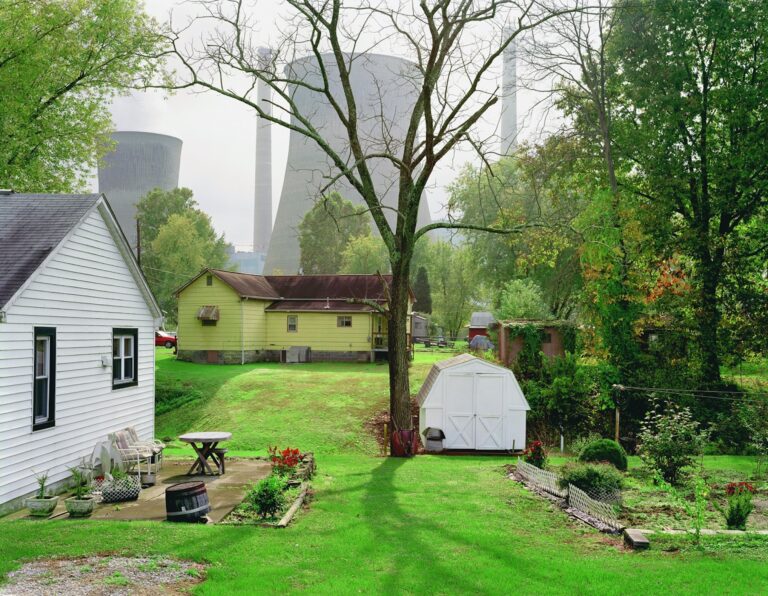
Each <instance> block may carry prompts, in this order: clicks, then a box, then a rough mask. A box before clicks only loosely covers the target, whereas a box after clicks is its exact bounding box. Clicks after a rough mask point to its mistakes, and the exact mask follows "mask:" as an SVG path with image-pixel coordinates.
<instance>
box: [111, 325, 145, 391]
mask: <svg viewBox="0 0 768 596" xmlns="http://www.w3.org/2000/svg"><path fill="white" fill-rule="evenodd" d="M138 344H139V330H138V329H113V330H112V389H119V388H120V387H130V386H133V385H136V384H137V383H138V382H139V380H138V375H137V374H136V366H137V361H138V359H139V358H138V356H139V346H138Z"/></svg>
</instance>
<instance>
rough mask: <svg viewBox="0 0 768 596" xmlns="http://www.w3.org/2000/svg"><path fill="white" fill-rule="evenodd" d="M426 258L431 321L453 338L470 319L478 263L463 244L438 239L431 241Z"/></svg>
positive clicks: (474, 297)
mask: <svg viewBox="0 0 768 596" xmlns="http://www.w3.org/2000/svg"><path fill="white" fill-rule="evenodd" d="M428 259H429V265H428V267H427V270H428V271H429V276H430V280H431V281H430V288H431V290H432V320H433V322H434V323H436V324H437V325H438V326H440V327H442V328H443V331H444V332H445V333H446V334H447V335H448V336H449V337H456V336H458V334H459V332H460V331H461V329H462V327H463V326H464V325H465V324H466V323H467V322H468V321H469V315H470V312H471V311H472V308H473V305H474V304H475V299H476V297H477V296H478V287H477V286H478V284H477V281H476V273H477V266H476V264H475V261H474V259H473V257H472V252H471V251H470V249H469V248H468V247H467V246H466V245H462V246H453V245H452V244H450V243H449V242H443V241H438V242H432V243H430V245H429V257H428Z"/></svg>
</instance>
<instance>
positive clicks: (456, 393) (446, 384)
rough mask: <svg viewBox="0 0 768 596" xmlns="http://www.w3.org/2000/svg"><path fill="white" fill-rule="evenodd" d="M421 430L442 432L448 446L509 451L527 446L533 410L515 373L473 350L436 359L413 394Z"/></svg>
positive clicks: (447, 447) (421, 431)
mask: <svg viewBox="0 0 768 596" xmlns="http://www.w3.org/2000/svg"><path fill="white" fill-rule="evenodd" d="M417 400H418V402H419V406H420V410H419V434H420V436H421V437H422V438H423V437H424V431H425V429H427V428H439V429H441V430H442V431H443V433H445V442H444V447H445V448H446V449H477V450H494V451H495V450H499V451H510V450H520V449H524V448H525V421H526V412H527V411H528V410H530V409H531V408H530V407H529V406H528V402H527V401H526V399H525V396H524V395H523V392H522V390H521V389H520V385H519V384H518V382H517V379H516V378H515V375H514V374H513V373H512V371H511V370H509V369H508V368H504V367H503V366H498V365H496V364H493V363H491V362H488V361H486V360H483V359H481V358H477V357H475V356H472V355H471V354H460V355H458V356H454V357H453V358H449V359H448V360H442V361H441V362H437V363H436V364H435V365H434V366H433V367H432V370H430V371H429V375H428V376H427V379H426V380H425V381H424V384H423V385H422V386H421V390H420V391H419V395H418V397H417Z"/></svg>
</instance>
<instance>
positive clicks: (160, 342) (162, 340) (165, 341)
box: [155, 331, 176, 348]
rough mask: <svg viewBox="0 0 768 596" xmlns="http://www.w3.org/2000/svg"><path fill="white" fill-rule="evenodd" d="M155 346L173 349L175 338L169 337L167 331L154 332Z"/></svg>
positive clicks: (173, 336)
mask: <svg viewBox="0 0 768 596" xmlns="http://www.w3.org/2000/svg"><path fill="white" fill-rule="evenodd" d="M155 345H156V346H164V347H166V348H175V347H176V336H175V335H171V334H170V333H168V332H167V331H155Z"/></svg>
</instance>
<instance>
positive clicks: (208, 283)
mask: <svg viewBox="0 0 768 596" xmlns="http://www.w3.org/2000/svg"><path fill="white" fill-rule="evenodd" d="M205 285H206V286H212V285H213V275H208V276H207V277H206V278H205Z"/></svg>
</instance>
